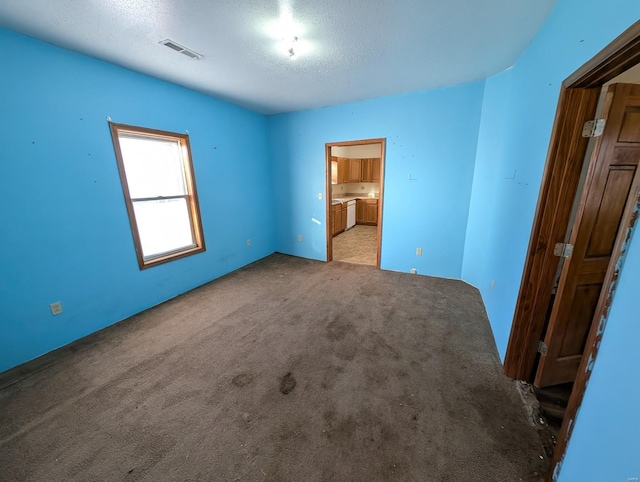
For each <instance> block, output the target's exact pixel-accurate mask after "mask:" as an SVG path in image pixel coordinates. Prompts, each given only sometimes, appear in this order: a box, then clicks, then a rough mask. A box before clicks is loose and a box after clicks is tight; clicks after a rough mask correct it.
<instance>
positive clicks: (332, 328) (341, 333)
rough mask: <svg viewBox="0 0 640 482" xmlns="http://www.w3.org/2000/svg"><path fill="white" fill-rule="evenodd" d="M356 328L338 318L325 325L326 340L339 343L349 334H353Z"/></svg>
mask: <svg viewBox="0 0 640 482" xmlns="http://www.w3.org/2000/svg"><path fill="white" fill-rule="evenodd" d="M355 333H356V327H355V326H354V324H353V323H352V322H350V321H347V320H343V319H341V318H340V317H338V318H336V319H335V320H333V321H332V322H331V323H329V324H328V325H327V338H328V339H329V340H331V341H340V340H342V339H344V338H345V337H346V336H347V335H349V334H355Z"/></svg>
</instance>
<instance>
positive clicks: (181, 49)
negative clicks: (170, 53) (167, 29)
mask: <svg viewBox="0 0 640 482" xmlns="http://www.w3.org/2000/svg"><path fill="white" fill-rule="evenodd" d="M159 43H160V44H162V45H164V46H165V47H169V48H170V49H173V50H175V51H176V52H180V53H181V54H183V55H186V56H187V57H189V58H190V59H195V60H198V59H201V58H202V57H203V56H202V55H200V54H199V53H197V52H194V51H193V50H189V49H188V48H186V47H183V46H182V45H180V44H179V43H177V42H174V41H173V40H170V39H164V40H161V41H160V42H159Z"/></svg>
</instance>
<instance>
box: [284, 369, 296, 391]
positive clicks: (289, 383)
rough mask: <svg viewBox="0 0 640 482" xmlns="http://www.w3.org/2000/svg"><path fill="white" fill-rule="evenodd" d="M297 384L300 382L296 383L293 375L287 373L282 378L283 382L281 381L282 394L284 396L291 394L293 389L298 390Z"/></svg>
mask: <svg viewBox="0 0 640 482" xmlns="http://www.w3.org/2000/svg"><path fill="white" fill-rule="evenodd" d="M297 384H298V382H296V379H295V377H294V376H293V373H291V372H289V373H287V374H286V375H285V376H283V377H282V380H280V393H282V394H283V395H287V394H289V393H291V392H292V391H293V389H294V388H296V385H297Z"/></svg>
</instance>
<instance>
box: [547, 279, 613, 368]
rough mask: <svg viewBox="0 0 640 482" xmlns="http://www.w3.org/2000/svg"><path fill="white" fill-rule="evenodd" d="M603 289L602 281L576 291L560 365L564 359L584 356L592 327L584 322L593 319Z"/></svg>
mask: <svg viewBox="0 0 640 482" xmlns="http://www.w3.org/2000/svg"><path fill="white" fill-rule="evenodd" d="M603 278H604V274H603ZM601 289H602V280H601V282H600V283H596V284H590V285H582V286H579V287H578V288H577V289H576V291H575V296H574V298H573V303H572V304H571V309H570V310H569V316H568V317H567V320H568V322H567V330H566V331H565V333H564V336H563V339H562V342H561V345H560V350H559V353H558V357H559V359H558V363H562V360H561V359H562V358H566V357H570V356H574V355H577V356H581V355H582V352H583V350H584V344H585V342H586V341H587V335H588V333H589V327H590V326H591V324H590V323H584V321H583V320H585V319H589V320H590V319H592V318H593V314H594V312H595V310H596V305H597V304H598V298H599V297H600V290H601Z"/></svg>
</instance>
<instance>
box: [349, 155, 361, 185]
mask: <svg viewBox="0 0 640 482" xmlns="http://www.w3.org/2000/svg"><path fill="white" fill-rule="evenodd" d="M361 161H362V159H349V182H360V181H361V180H362V179H361V178H362V162H361Z"/></svg>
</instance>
